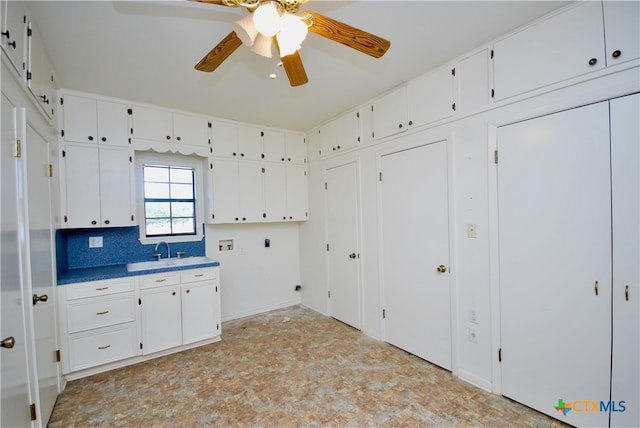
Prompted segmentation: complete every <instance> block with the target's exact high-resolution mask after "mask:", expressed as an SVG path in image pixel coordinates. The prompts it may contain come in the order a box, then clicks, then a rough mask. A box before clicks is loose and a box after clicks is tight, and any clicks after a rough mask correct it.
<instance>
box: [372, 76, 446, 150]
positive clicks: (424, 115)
mask: <svg viewBox="0 0 640 428" xmlns="http://www.w3.org/2000/svg"><path fill="white" fill-rule="evenodd" d="M454 76H455V68H452V67H444V68H441V69H440V70H436V71H434V72H432V73H427V74H423V75H422V76H420V77H417V78H415V79H413V80H410V81H409V82H408V83H407V103H408V107H407V108H408V113H407V114H408V116H407V117H408V123H407V124H408V125H409V127H410V128H415V127H417V126H421V125H426V124H428V123H432V122H436V121H438V120H441V119H446V118H448V117H451V116H453V113H454V111H455V108H456V106H455V100H454V96H453V79H454ZM373 112H374V116H375V115H376V110H375V108H374V111H373ZM398 119H400V118H398ZM399 123H400V122H399ZM399 129H400V130H401V129H402V128H399ZM376 134H377V132H376ZM376 138H378V135H376Z"/></svg>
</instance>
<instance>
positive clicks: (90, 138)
mask: <svg viewBox="0 0 640 428" xmlns="http://www.w3.org/2000/svg"><path fill="white" fill-rule="evenodd" d="M62 107H63V112H62V118H63V129H62V130H63V132H64V139H65V141H71V142H76V143H97V142H98V138H97V129H98V116H97V112H96V100H94V99H91V98H85V97H80V96H76V95H64V96H63V104H62ZM125 126H126V125H125ZM125 129H126V128H125Z"/></svg>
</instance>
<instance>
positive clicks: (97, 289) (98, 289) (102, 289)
mask: <svg viewBox="0 0 640 428" xmlns="http://www.w3.org/2000/svg"><path fill="white" fill-rule="evenodd" d="M108 289H109V287H98V288H96V291H104V290H108Z"/></svg>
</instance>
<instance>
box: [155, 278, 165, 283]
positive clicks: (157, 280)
mask: <svg viewBox="0 0 640 428" xmlns="http://www.w3.org/2000/svg"><path fill="white" fill-rule="evenodd" d="M166 280H167V279H166V278H162V279H156V282H165V281H166Z"/></svg>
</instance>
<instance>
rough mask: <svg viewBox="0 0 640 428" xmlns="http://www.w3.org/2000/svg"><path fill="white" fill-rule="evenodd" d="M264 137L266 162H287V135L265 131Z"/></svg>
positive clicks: (263, 145)
mask: <svg viewBox="0 0 640 428" xmlns="http://www.w3.org/2000/svg"><path fill="white" fill-rule="evenodd" d="M263 134H264V136H263V137H262V147H263V148H262V150H263V151H264V160H265V161H268V162H286V160H287V159H286V158H287V154H286V149H285V133H284V132H282V131H273V130H269V129H268V130H265V131H263Z"/></svg>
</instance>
